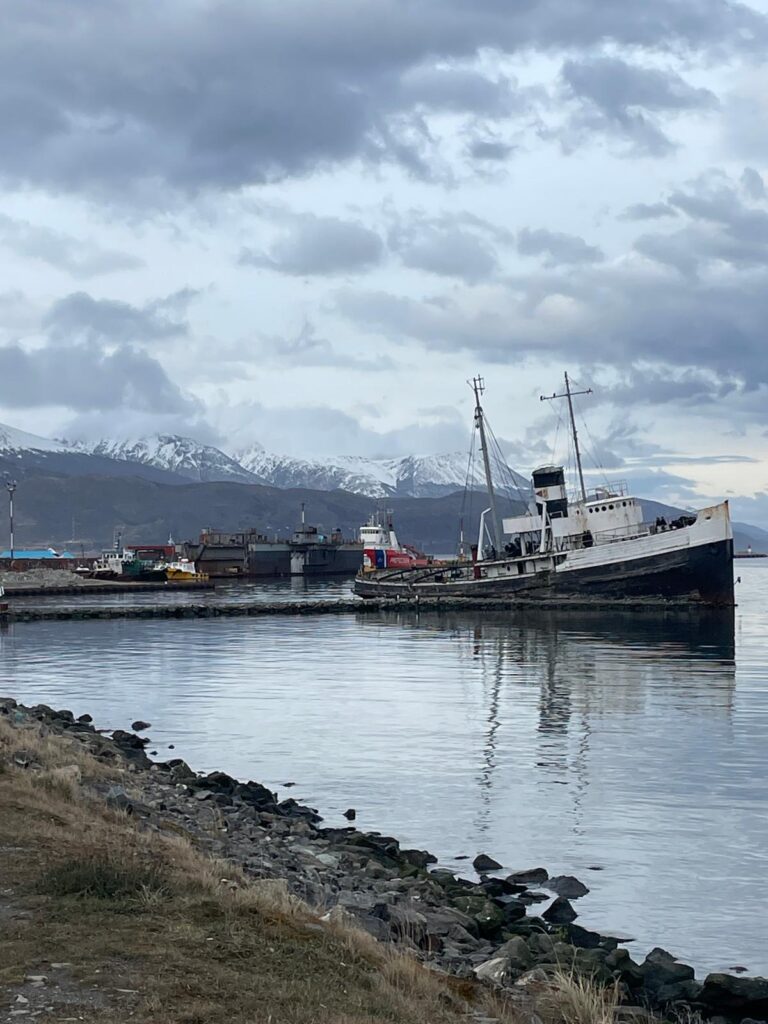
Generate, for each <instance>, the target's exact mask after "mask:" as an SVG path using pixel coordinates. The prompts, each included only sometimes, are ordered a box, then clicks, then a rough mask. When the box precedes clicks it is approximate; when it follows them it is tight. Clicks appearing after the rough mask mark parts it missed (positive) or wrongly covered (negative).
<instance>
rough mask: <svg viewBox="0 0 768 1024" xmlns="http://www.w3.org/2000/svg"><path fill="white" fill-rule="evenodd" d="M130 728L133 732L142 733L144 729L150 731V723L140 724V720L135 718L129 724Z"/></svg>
mask: <svg viewBox="0 0 768 1024" xmlns="http://www.w3.org/2000/svg"><path fill="white" fill-rule="evenodd" d="M131 728H132V729H133V731H134V732H143V731H144V730H145V729H151V728H152V723H151V722H142V720H141V719H140V718H137V719H136V721H135V722H131Z"/></svg>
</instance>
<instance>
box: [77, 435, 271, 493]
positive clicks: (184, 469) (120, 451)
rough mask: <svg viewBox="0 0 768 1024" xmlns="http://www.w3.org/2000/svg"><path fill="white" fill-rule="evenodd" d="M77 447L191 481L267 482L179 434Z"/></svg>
mask: <svg viewBox="0 0 768 1024" xmlns="http://www.w3.org/2000/svg"><path fill="white" fill-rule="evenodd" d="M73 447H74V449H75V450H76V451H80V452H88V453H89V454H91V455H101V456H103V457H105V458H108V459H120V460H122V461H123V462H134V463H139V464H141V465H143V466H155V467H156V468H158V469H165V470H168V471H169V472H171V473H176V474H178V475H179V476H183V477H186V478H187V479H189V480H201V481H208V482H210V481H216V480H229V481H233V482H236V483H244V484H254V483H264V481H263V480H261V479H260V478H259V477H258V476H257V475H256V474H254V473H252V472H250V471H249V470H247V469H244V468H243V466H241V465H240V464H239V463H238V462H236V461H235V460H234V459H233V458H230V456H229V455H225V454H224V452H222V451H220V450H219V449H218V448H214V447H213V445H209V444H201V443H200V442H199V441H195V440H194V439H193V438H191V437H180V436H178V435H176V434H155V435H153V436H150V437H140V438H134V439H131V440H125V441H111V440H102V441H96V442H83V441H79V442H76V443H75V444H74V445H73Z"/></svg>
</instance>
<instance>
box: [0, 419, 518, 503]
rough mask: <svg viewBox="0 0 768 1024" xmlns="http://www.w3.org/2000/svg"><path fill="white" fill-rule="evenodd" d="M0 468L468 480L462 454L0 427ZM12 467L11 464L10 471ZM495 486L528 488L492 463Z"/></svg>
mask: <svg viewBox="0 0 768 1024" xmlns="http://www.w3.org/2000/svg"><path fill="white" fill-rule="evenodd" d="M0 463H2V466H0V469H2V470H3V471H5V472H8V471H9V470H8V466H9V464H10V465H12V466H14V467H15V466H18V468H19V470H20V471H21V469H22V468H23V467H22V464H23V463H26V464H28V465H29V466H30V468H31V467H32V466H34V468H35V469H36V470H40V468H41V467H42V466H44V467H45V468H46V469H47V470H49V471H50V472H52V473H56V474H60V473H63V474H65V475H72V474H75V475H78V476H81V475H88V474H90V475H94V476H125V475H140V476H147V477H150V478H152V479H155V480H166V481H167V482H174V481H176V482H183V481H186V480H195V481H201V482H214V481H229V482H232V483H245V484H270V485H271V486H273V487H279V488H282V489H285V488H294V487H295V488H307V489H310V490H318V491H334V490H344V491H349V492H351V493H352V494H359V495H364V496H365V497H368V498H377V499H381V498H388V497H412V498H437V497H441V496H442V495H444V494H450V493H452V492H454V491H460V490H463V488H464V486H465V483H466V482H467V455H466V453H464V452H452V453H449V454H446V455H421V456H418V455H408V456H404V457H401V458H396V459H370V458H363V457H358V456H353V455H340V456H336V457H330V458H326V459H320V458H315V459H300V458H295V457H293V456H288V455H276V454H274V453H272V452H268V451H265V450H264V448H263V447H262V446H261V445H254V446H252V447H251V448H249V449H247V450H245V451H241V452H238V453H235V454H233V455H229V454H226V453H225V452H223V451H221V450H220V449H219V448H216V447H214V446H213V445H208V444H203V443H201V442H199V441H196V440H195V439H194V438H191V437H183V436H180V435H176V434H155V435H151V436H148V437H140V438H131V439H121V440H117V439H103V440H100V441H67V440H55V441H54V440H50V439H48V438H44V437H38V436H36V435H34V434H28V433H26V432H24V431H22V430H16V429H15V428H13V427H7V426H4V425H2V424H0ZM10 471H11V472H16V469H15V468H14V469H11V470H10ZM496 477H497V486H498V487H499V489H500V490H503V489H507V490H511V491H512V496H513V497H514V496H517V495H516V494H515V489H519V491H520V492H522V493H527V492H528V490H529V484H528V481H527V480H525V479H524V478H523V477H522V476H520V474H518V473H516V472H515V471H514V470H512V469H510V468H509V467H498V469H497V471H496ZM469 484H470V486H471V487H473V488H475V489H481V488H484V486H485V481H484V477H483V472H482V463H481V461H480V459H479V458H476V459H475V460H474V462H473V466H472V472H471V474H470V478H469Z"/></svg>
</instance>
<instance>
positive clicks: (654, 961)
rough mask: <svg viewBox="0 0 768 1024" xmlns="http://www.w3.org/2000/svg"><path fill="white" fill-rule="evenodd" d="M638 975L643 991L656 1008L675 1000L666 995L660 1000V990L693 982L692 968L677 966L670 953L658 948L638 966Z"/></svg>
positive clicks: (683, 965)
mask: <svg viewBox="0 0 768 1024" xmlns="http://www.w3.org/2000/svg"><path fill="white" fill-rule="evenodd" d="M638 973H639V975H640V978H641V983H642V985H643V987H644V989H645V991H646V992H647V993H648V994H649V995H650V997H651V999H652V1002H653V1003H654V1004H655V1005H657V1006H658V1005H661V1003H663V1002H669V1001H670V999H671V998H676V997H674V996H671V995H669V994H668V995H667V996H665V998H664V999H661V998H660V996H659V993H660V992H661V991H662V990H671V989H673V988H674V987H675V986H677V985H679V984H680V983H681V982H684V981H691V980H693V977H694V970H693V968H692V967H689V966H688V964H679V963H678V962H677V960H676V958H675V957H673V956H672V954H671V953H668V952H667V951H666V950H665V949H659V948H658V947H657V948H656V949H652V950H651V952H650V953H649V954H648V956H647V957H646V958H645V960H644V961H643V962H642V963H641V964H640V967H639V968H638Z"/></svg>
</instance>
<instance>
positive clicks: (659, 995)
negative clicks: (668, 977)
mask: <svg viewBox="0 0 768 1024" xmlns="http://www.w3.org/2000/svg"><path fill="white" fill-rule="evenodd" d="M703 989H704V986H703V985H702V983H701V982H700V981H696V979H695V978H688V979H686V980H685V981H676V982H671V983H670V984H669V985H662V986H661V988H659V989H657V990H656V993H655V997H656V1004H657V1005H658V1006H662V1007H663V1006H669V1005H670V1003H697V1002H698V1001H699V998H700V997H701V993H702V991H703Z"/></svg>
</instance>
